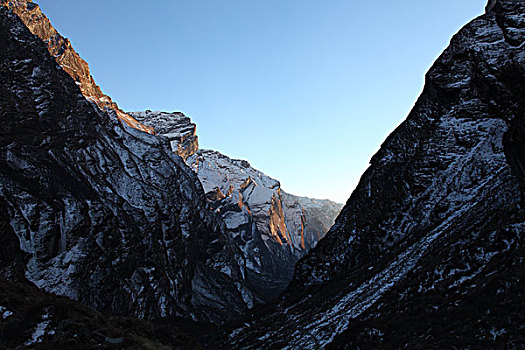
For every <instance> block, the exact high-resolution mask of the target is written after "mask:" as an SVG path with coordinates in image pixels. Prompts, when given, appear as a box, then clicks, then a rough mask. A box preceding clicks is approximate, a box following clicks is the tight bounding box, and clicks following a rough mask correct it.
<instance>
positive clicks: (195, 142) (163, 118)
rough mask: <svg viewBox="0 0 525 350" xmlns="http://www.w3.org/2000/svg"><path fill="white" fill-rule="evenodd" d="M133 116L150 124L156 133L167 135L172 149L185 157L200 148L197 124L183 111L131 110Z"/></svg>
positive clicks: (130, 113)
mask: <svg viewBox="0 0 525 350" xmlns="http://www.w3.org/2000/svg"><path fill="white" fill-rule="evenodd" d="M128 114H129V115H131V116H132V117H133V118H135V119H136V120H138V121H139V122H142V123H147V125H150V126H151V127H152V128H153V130H154V132H155V134H157V135H161V136H163V137H166V138H167V139H168V140H169V141H170V145H171V149H172V150H173V152H175V153H177V154H178V155H179V156H181V157H182V158H183V159H186V158H188V157H189V156H191V155H193V154H194V153H195V152H197V150H198V149H199V139H198V137H197V132H196V130H197V126H196V125H195V124H194V123H192V122H191V119H190V118H189V117H187V116H185V115H184V114H183V113H181V112H173V113H167V112H153V111H149V110H148V111H145V112H129V113H128Z"/></svg>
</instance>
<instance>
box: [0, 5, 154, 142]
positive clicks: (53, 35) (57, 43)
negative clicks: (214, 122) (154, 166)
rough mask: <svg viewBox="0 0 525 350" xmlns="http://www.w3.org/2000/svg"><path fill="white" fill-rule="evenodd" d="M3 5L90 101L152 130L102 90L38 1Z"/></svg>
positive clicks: (137, 126)
mask: <svg viewBox="0 0 525 350" xmlns="http://www.w3.org/2000/svg"><path fill="white" fill-rule="evenodd" d="M0 6H5V7H7V8H9V9H10V10H11V11H13V12H14V13H16V14H17V15H18V17H20V19H21V20H22V22H24V24H25V25H26V27H27V28H29V30H30V31H31V33H33V34H34V35H36V36H38V37H39V38H40V39H41V40H42V41H43V42H44V43H45V44H46V45H47V49H48V51H49V53H50V54H51V56H52V57H53V58H54V59H55V60H56V61H57V63H58V64H59V65H60V67H62V69H63V70H64V71H66V73H67V74H69V75H70V76H71V78H73V80H74V81H75V83H76V84H77V85H78V87H79V88H80V91H81V92H82V94H83V95H84V96H85V97H86V98H87V99H88V100H90V101H92V102H94V103H95V104H96V105H97V106H98V107H99V108H101V109H102V110H105V109H110V110H113V111H114V112H115V113H116V115H117V117H118V118H119V119H120V120H121V121H123V122H124V123H126V124H127V125H129V126H131V127H133V128H135V129H138V130H141V131H144V132H147V133H153V129H152V128H150V127H148V126H146V125H143V124H141V123H139V122H138V121H137V120H135V119H134V118H133V117H131V116H130V115H129V114H127V113H124V112H123V111H122V110H120V109H119V108H118V106H117V104H116V103H115V102H113V101H112V100H111V98H110V97H109V96H107V95H105V94H104V93H103V92H102V91H101V90H100V87H99V86H98V85H97V84H96V83H95V81H94V80H93V77H92V76H91V74H90V72H89V66H88V64H87V63H86V61H84V60H83V59H82V58H81V57H80V56H79V55H78V53H77V52H76V51H75V50H74V49H73V47H72V46H71V42H70V41H69V40H68V39H66V38H64V37H63V36H62V35H60V33H58V32H57V31H56V29H55V28H54V27H53V26H52V24H51V22H50V21H49V19H48V18H47V17H46V16H45V15H44V14H43V13H42V11H41V10H40V7H39V6H38V4H35V3H33V2H32V1H31V0H1V1H0Z"/></svg>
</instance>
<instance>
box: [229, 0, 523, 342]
mask: <svg viewBox="0 0 525 350" xmlns="http://www.w3.org/2000/svg"><path fill="white" fill-rule="evenodd" d="M524 45H525V2H523V1H521V0H498V1H490V2H489V4H488V5H487V12H486V13H485V14H484V15H483V16H481V17H479V18H476V19H475V20H473V21H472V22H470V23H469V24H468V25H466V26H465V27H464V28H463V29H461V30H460V32H459V33H458V34H457V35H455V36H454V37H453V39H452V41H451V43H450V46H449V47H448V48H447V49H446V50H445V52H444V53H443V54H442V55H441V56H440V57H439V58H438V60H437V61H436V62H435V64H434V65H433V66H432V68H431V69H430V71H429V72H428V73H427V75H426V82H425V87H424V90H423V93H422V95H421V96H420V98H419V99H418V101H417V103H416V105H415V107H414V109H413V110H412V111H411V112H410V114H409V116H408V117H407V119H406V120H405V121H404V122H403V123H402V124H401V125H400V126H399V127H398V128H397V129H396V130H395V131H394V132H393V133H392V134H391V135H390V136H389V137H388V138H387V139H386V141H385V142H384V143H383V144H382V146H381V149H380V150H379V151H378V153H377V154H376V155H374V157H373V158H372V160H371V164H370V167H369V168H368V170H367V171H366V172H365V173H364V175H363V177H362V179H361V181H360V183H359V185H358V186H357V188H356V190H355V191H354V193H353V194H352V196H351V197H350V199H349V201H348V203H347V204H346V206H345V207H344V209H343V210H342V212H341V215H340V216H339V217H338V219H337V221H336V223H335V225H334V226H333V227H332V228H331V230H330V232H329V233H328V234H327V235H326V237H325V238H324V239H323V240H322V241H321V242H320V243H319V244H318V245H317V247H316V248H314V249H313V250H312V251H311V252H310V253H309V254H308V255H307V256H306V257H305V258H304V259H302V260H301V261H300V262H299V263H298V265H297V267H296V271H295V275H294V279H293V281H292V283H291V285H290V286H289V288H288V289H287V291H286V293H285V294H284V296H283V297H282V298H281V299H280V300H279V301H278V302H277V303H276V304H275V305H273V308H271V310H270V311H268V310H266V312H261V314H259V315H256V316H255V317H254V318H252V319H251V320H247V321H246V323H245V324H244V325H242V326H240V327H238V328H235V329H232V330H231V332H230V336H229V340H228V341H227V342H226V344H227V345H225V347H226V348H232V347H233V348H242V349H270V348H272V349H273V348H286V349H304V348H333V349H355V348H378V347H381V348H425V349H427V348H521V347H523V346H524V344H525V337H524V334H525V332H524V328H523V327H524V326H523V325H524V324H525V317H524V315H525V314H524V311H525V310H524V304H523V298H524V296H525V295H524V292H523V290H524V289H523V287H524V283H525V279H524V275H525V264H524V256H525V245H524V243H523V235H524V234H525V212H524V207H523V198H524V197H523V196H524V190H523V189H524V186H523V185H524V174H525V172H524V171H523V169H524V167H523V164H525V152H524V149H525V148H524V146H525V143H524V141H523V140H524V135H525V134H524V128H523V125H524V124H523V123H524V119H523V118H524V115H525V48H524Z"/></svg>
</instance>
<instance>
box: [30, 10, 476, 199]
mask: <svg viewBox="0 0 525 350" xmlns="http://www.w3.org/2000/svg"><path fill="white" fill-rule="evenodd" d="M36 2H37V3H39V4H40V5H41V8H42V10H43V11H44V12H45V13H46V14H47V15H48V16H49V17H50V19H51V21H52V23H53V24H54V25H55V27H56V28H57V29H58V30H59V31H60V32H61V33H62V34H63V35H64V36H66V37H68V38H69V39H70V40H71V42H72V43H73V46H74V47H75V49H76V50H77V51H78V52H79V53H80V55H81V56H82V57H83V58H84V59H85V60H86V61H87V62H88V63H89V65H90V67H91V71H92V74H93V76H94V78H95V81H96V82H97V83H98V84H99V85H100V86H101V87H102V90H103V91H104V92H105V93H106V94H108V95H110V96H111V97H112V98H113V99H114V100H115V101H116V102H117V103H118V104H119V106H120V107H121V108H122V109H124V110H127V111H136V110H145V109H152V110H165V111H175V110H177V111H183V112H184V113H186V114H187V115H189V116H190V117H191V118H192V119H193V121H194V122H196V123H197V132H198V134H199V141H200V145H201V148H211V149H216V150H219V151H221V152H223V153H225V154H226V155H228V156H230V157H234V158H242V159H246V160H248V161H250V162H251V164H252V165H253V166H255V167H256V168H258V169H260V170H262V171H264V172H265V173H267V174H268V175H270V176H272V177H274V178H276V179H278V180H280V181H281V185H282V187H283V188H284V190H286V191H288V192H290V193H294V194H298V195H306V196H311V197H316V198H329V199H333V200H336V201H339V202H345V201H346V200H347V199H348V197H349V196H350V193H351V191H352V190H353V188H354V187H355V186H356V184H357V182H358V181H359V177H360V175H361V174H362V172H363V171H364V169H365V168H366V167H367V165H368V161H369V160H370V158H371V156H372V155H373V154H374V153H375V152H376V151H377V149H378V148H379V146H380V144H381V143H382V141H383V140H384V139H385V137H386V136H387V135H388V134H389V133H390V132H391V131H392V130H393V129H394V128H395V127H396V126H397V125H398V124H399V123H400V122H401V121H402V120H403V119H404V118H405V117H406V115H407V114H408V112H409V110H410V109H411V107H412V106H413V104H414V102H415V100H416V98H417V96H418V95H419V93H420V92H421V90H422V86H423V81H424V74H425V72H426V71H427V70H428V68H429V67H430V65H431V64H432V62H433V61H434V60H435V59H436V58H437V56H438V55H439V54H440V53H441V52H442V51H443V49H444V48H445V47H446V46H447V45H448V42H449V40H450V38H451V36H452V35H453V34H454V33H456V32H457V31H458V30H459V29H460V28H461V26H462V25H464V24H465V23H467V22H468V21H469V20H471V19H472V18H474V17H476V16H478V15H480V14H481V13H482V12H483V10H484V7H485V4H486V1H485V0H439V1H421V0H397V1H392V0H366V1H365V0H360V1H356V0H262V1H261V0H258V1H255V0H221V1H219V0H191V1H188V0H184V1H182V0H156V1H133V0H131V1H113V0H104V1H102V0H91V1H71V0H36Z"/></svg>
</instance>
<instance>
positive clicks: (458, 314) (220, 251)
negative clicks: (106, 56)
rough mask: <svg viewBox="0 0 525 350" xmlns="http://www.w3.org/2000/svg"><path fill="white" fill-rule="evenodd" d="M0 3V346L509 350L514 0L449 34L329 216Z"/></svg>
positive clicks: (521, 9)
mask: <svg viewBox="0 0 525 350" xmlns="http://www.w3.org/2000/svg"><path fill="white" fill-rule="evenodd" d="M0 4H1V6H0V43H1V45H0V77H1V79H0V118H1V123H2V128H1V129H0V348H18V349H22V348H26V347H38V346H42V347H44V348H47V347H56V348H71V347H76V348H105V349H120V348H132V349H134V348H161V349H165V348H174V349H198V348H213V349H378V348H379V349H396V348H410V349H429V348H430V349H448V348H467V349H478V348H479V349H485V348H511V349H518V348H523V347H525V303H524V302H523V300H525V261H524V258H525V244H524V243H523V241H522V240H523V236H524V234H525V207H524V206H525V2H524V1H523V0H490V1H489V2H488V4H487V6H486V11H485V13H484V14H483V15H482V16H480V17H478V18H476V19H474V20H472V21H471V22H470V23H469V24H467V25H466V26H465V27H464V28H462V29H461V30H460V31H459V32H458V33H457V34H456V35H455V36H454V37H453V38H452V40H451V42H450V46H449V47H448V48H447V49H446V50H445V51H444V52H443V54H442V55H441V56H440V57H439V58H438V59H437V61H436V62H435V63H434V65H433V66H432V67H431V69H430V70H429V72H428V73H427V75H426V79H425V86H424V89H423V92H422V94H421V96H420V97H419V99H418V100H417V102H416V104H415V106H414V108H413V110H412V111H411V112H410V114H409V115H408V117H407V118H406V120H405V121H404V122H403V123H402V124H401V125H400V126H399V127H398V128H397V129H396V130H395V131H394V132H393V133H392V134H391V135H390V136H388V138H387V139H386V140H385V141H384V143H383V144H382V145H381V148H380V149H379V151H378V152H377V153H376V154H375V155H374V156H373V157H372V159H371V161H370V167H369V168H368V169H367V170H366V171H365V173H364V174H363V175H362V178H361V180H360V182H359V184H358V186H357V188H356V189H355V191H354V192H353V193H352V195H351V197H350V199H349V200H348V202H347V203H346V205H345V206H344V208H343V209H342V211H341V213H340V214H339V216H337V219H335V224H333V225H332V223H333V222H334V218H335V216H336V215H337V213H338V212H339V210H340V206H339V205H338V204H336V203H333V202H330V201H323V200H315V199H309V198H302V197H297V196H293V195H290V194H288V193H286V192H284V191H283V190H282V189H281V185H280V183H279V182H278V181H277V180H275V179H272V178H271V177H269V176H267V175H265V174H264V173H262V172H261V171H259V170H257V169H254V168H253V167H252V166H251V165H250V164H249V163H248V162H247V161H245V160H236V159H231V158H229V157H227V156H225V155H223V154H221V153H219V152H217V151H213V150H203V149H199V146H198V137H197V134H196V126H195V124H193V123H192V122H191V120H190V118H188V117H186V116H185V115H184V114H182V113H179V112H175V113H165V112H152V111H144V112H128V113H126V112H124V111H122V110H120V109H119V107H118V106H117V105H116V104H115V103H114V102H113V101H112V100H111V99H110V98H109V97H108V96H106V95H104V94H103V93H102V91H101V90H100V88H98V86H97V85H96V84H95V83H94V81H93V78H92V77H91V75H90V73H89V68H88V66H87V63H86V62H84V61H83V60H82V59H81V58H80V57H79V56H78V54H77V53H76V52H75V51H74V50H73V49H72V47H71V44H70V43H69V41H68V40H67V39H65V38H64V37H62V36H61V35H60V34H58V32H56V30H55V29H54V28H53V27H52V26H51V24H50V22H49V20H48V19H47V18H46V17H45V16H44V15H43V14H42V12H41V11H40V9H39V7H38V5H36V4H34V3H32V2H31V1H27V0H0ZM349 161H351V160H349ZM327 230H328V233H326V231H327ZM325 233H326V235H325ZM261 304H263V305H261Z"/></svg>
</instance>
